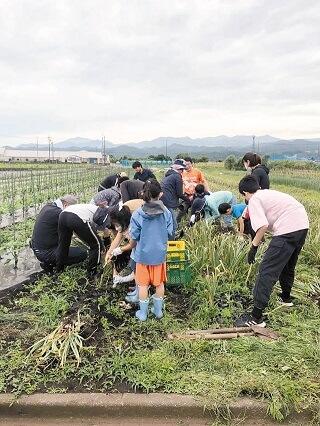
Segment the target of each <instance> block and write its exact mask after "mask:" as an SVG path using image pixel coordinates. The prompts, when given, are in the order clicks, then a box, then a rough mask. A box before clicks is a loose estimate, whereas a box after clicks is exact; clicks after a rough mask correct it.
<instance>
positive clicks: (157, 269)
mask: <svg viewBox="0 0 320 426" xmlns="http://www.w3.org/2000/svg"><path fill="white" fill-rule="evenodd" d="M135 279H136V283H137V284H138V285H140V286H147V285H153V286H155V287H157V286H159V285H163V284H164V283H165V282H166V281H167V266H166V263H165V262H164V263H161V264H160V265H143V264H142V263H137V265H136V272H135Z"/></svg>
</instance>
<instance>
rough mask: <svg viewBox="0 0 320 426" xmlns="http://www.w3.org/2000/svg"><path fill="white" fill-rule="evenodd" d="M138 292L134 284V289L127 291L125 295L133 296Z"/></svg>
mask: <svg viewBox="0 0 320 426" xmlns="http://www.w3.org/2000/svg"><path fill="white" fill-rule="evenodd" d="M137 293H138V287H137V286H135V288H134V290H132V291H128V293H127V296H135V295H136V294H137Z"/></svg>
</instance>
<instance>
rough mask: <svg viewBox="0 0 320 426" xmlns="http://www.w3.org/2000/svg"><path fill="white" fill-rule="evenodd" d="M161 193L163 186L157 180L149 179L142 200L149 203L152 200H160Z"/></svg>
mask: <svg viewBox="0 0 320 426" xmlns="http://www.w3.org/2000/svg"><path fill="white" fill-rule="evenodd" d="M161 191H162V189H161V185H160V183H159V182H158V181H157V180H156V179H148V180H147V181H146V183H145V184H144V187H143V195H142V199H143V200H144V201H145V202H146V203H148V202H149V201H151V200H152V199H154V198H158V197H159V195H160V193H161Z"/></svg>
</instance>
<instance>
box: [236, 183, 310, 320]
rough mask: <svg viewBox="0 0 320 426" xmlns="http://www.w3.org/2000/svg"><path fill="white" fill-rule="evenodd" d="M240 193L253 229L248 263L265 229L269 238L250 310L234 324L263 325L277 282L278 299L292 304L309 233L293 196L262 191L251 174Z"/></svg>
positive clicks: (305, 218) (304, 218) (268, 190)
mask: <svg viewBox="0 0 320 426" xmlns="http://www.w3.org/2000/svg"><path fill="white" fill-rule="evenodd" d="M239 192H240V194H242V195H243V196H244V197H245V199H246V200H247V201H248V210H249V215H250V220H251V224H252V228H253V230H254V231H255V232H256V235H255V237H254V239H253V240H252V244H251V248H250V251H249V254H248V263H249V264H251V263H253V262H254V261H255V257H256V253H257V251H258V248H259V245H260V242H261V241H262V239H263V237H264V235H265V233H266V232H267V231H269V232H271V234H272V239H271V242H270V244H269V246H268V248H267V250H266V251H265V253H264V255H263V258H262V261H261V263H260V267H259V273H258V276H257V279H256V283H255V286H254V289H253V305H254V307H253V310H252V311H251V312H247V313H244V314H243V315H242V316H241V317H240V318H239V319H238V320H237V321H236V325H237V326H239V327H242V326H250V325H259V326H261V327H265V325H266V324H265V322H264V319H263V311H264V309H265V308H266V307H267V306H268V303H269V299H270V295H271V292H272V289H273V287H274V285H275V283H276V282H277V281H279V283H280V287H281V293H280V294H279V297H280V302H281V303H282V304H283V305H285V306H293V298H292V297H291V289H292V286H293V283H294V276H295V267H296V264H297V261H298V257H299V254H300V252H301V249H302V247H303V245H304V243H305V239H306V236H307V233H308V229H309V220H308V215H307V212H306V210H305V208H304V206H303V205H302V204H301V203H299V202H298V201H297V200H296V199H295V198H293V197H292V196H291V195H288V194H284V193H282V192H279V191H274V190H270V189H264V190H261V189H260V186H259V184H258V182H257V180H256V179H255V178H254V177H253V176H246V177H244V178H243V179H242V180H241V181H240V183H239Z"/></svg>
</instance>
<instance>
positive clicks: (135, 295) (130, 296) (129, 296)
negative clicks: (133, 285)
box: [124, 289, 139, 304]
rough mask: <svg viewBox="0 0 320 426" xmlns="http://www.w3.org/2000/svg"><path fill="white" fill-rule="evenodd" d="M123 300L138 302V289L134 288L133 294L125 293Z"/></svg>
mask: <svg viewBox="0 0 320 426" xmlns="http://www.w3.org/2000/svg"><path fill="white" fill-rule="evenodd" d="M124 300H125V301H126V302H128V303H133V304H137V303H139V293H138V290H137V289H136V291H135V292H134V293H133V294H127V295H126V297H125V298H124Z"/></svg>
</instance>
